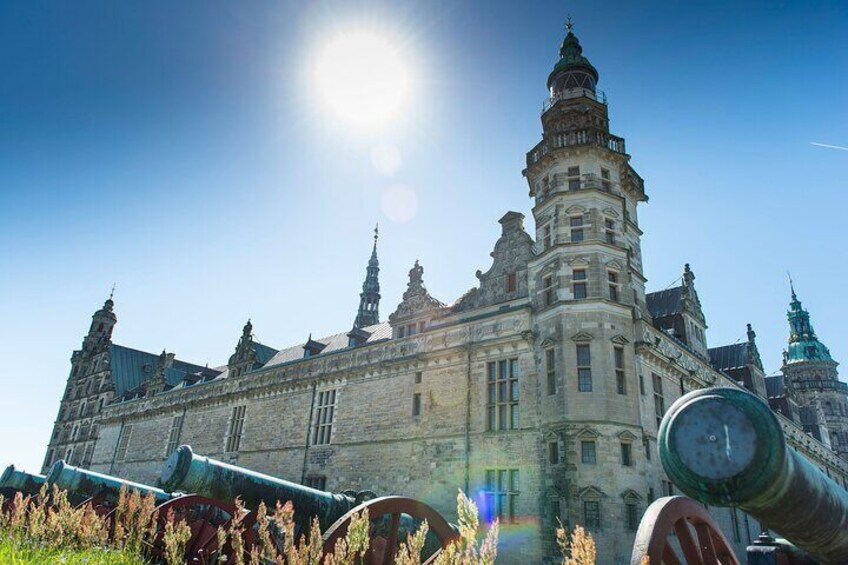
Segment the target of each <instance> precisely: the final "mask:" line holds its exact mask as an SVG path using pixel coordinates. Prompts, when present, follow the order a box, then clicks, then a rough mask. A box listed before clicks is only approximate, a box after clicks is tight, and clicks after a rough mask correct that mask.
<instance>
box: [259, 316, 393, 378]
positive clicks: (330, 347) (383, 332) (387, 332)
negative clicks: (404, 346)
mask: <svg viewBox="0 0 848 565" xmlns="http://www.w3.org/2000/svg"><path fill="white" fill-rule="evenodd" d="M362 329H363V330H365V331H366V332H369V333H370V334H371V335H370V336H368V339H367V340H366V342H365V343H366V344H367V343H375V342H377V341H382V340H386V339H389V338H391V337H392V327H391V325H390V324H389V323H388V322H383V323H381V324H376V325H373V326H367V327H365V328H362ZM348 333H349V331H347V332H343V333H338V334H334V335H331V336H328V337H322V338H320V339H316V340H314V341H318V342H320V343H324V344H326V345H327V346H326V347H325V348H324V349H322V350H321V353H320V354H319V355H326V354H327V353H332V352H333V351H341V350H342V349H349V345H348V343H349V340H350V338H348V335H347V334H348ZM304 345H306V343H305V342H304V343H301V344H299V345H293V346H292V347H287V348H285V349H281V350H280V351H278V352H277V353H276V355H274V357H272V358H271V360H270V361H268V363H266V364H265V367H266V368H267V367H273V366H275V365H282V364H283V363H288V362H290V361H296V360H298V359H303V347H304Z"/></svg>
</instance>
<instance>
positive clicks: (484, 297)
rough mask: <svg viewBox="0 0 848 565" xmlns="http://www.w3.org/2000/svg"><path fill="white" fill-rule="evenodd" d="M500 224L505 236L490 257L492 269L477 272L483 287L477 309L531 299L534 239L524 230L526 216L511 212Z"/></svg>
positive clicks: (479, 291) (476, 302) (477, 296)
mask: <svg viewBox="0 0 848 565" xmlns="http://www.w3.org/2000/svg"><path fill="white" fill-rule="evenodd" d="M500 224H501V237H500V238H499V239H498V241H497V242H495V248H494V250H493V251H492V252H491V254H490V255H491V257H492V259H493V262H492V266H491V267H490V268H489V270H488V271H486V272H485V273H483V272H482V271H477V273H476V274H477V278H478V279H479V280H480V287H479V290H478V291H477V293H476V295H475V304H474V306H475V307H478V308H479V307H484V306H490V305H492V304H498V303H499V302H507V301H509V300H515V299H516V298H524V297H526V296H528V289H527V263H528V262H529V261H530V259H531V258H532V257H533V238H532V237H530V235H529V234H528V233H527V232H526V231H524V214H519V213H518V212H507V213H506V214H505V215H504V216H503V218H501V219H500Z"/></svg>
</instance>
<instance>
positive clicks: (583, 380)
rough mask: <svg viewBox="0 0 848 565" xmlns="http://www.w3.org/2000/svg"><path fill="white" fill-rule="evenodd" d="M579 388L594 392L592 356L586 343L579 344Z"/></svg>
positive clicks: (583, 390)
mask: <svg viewBox="0 0 848 565" xmlns="http://www.w3.org/2000/svg"><path fill="white" fill-rule="evenodd" d="M577 390H578V391H579V392H592V356H591V353H590V351H589V344H586V343H580V344H578V345H577Z"/></svg>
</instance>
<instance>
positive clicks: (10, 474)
mask: <svg viewBox="0 0 848 565" xmlns="http://www.w3.org/2000/svg"><path fill="white" fill-rule="evenodd" d="M46 480H47V479H46V477H44V476H43V475H34V474H32V473H27V472H25V471H19V470H18V469H15V466H14V465H9V466H8V467H6V470H5V471H3V475H2V476H0V493H3V495H4V496H7V493H15V492H21V493H23V494H24V495H27V494H35V493H37V492H38V491H39V490H40V489H41V487H42V486H43V485H44V483H45V481H46Z"/></svg>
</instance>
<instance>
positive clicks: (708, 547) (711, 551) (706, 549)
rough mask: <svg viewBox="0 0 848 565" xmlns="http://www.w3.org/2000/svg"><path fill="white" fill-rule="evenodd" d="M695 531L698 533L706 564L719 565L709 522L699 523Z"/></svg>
mask: <svg viewBox="0 0 848 565" xmlns="http://www.w3.org/2000/svg"><path fill="white" fill-rule="evenodd" d="M695 532H696V533H697V534H698V542H700V545H701V554H702V555H703V556H704V565H718V559H717V557H718V556H717V555H716V549H715V543H714V540H713V532H712V530H711V529H710V527H709V526H708V525H707V524H704V523H699V524H696V525H695Z"/></svg>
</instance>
